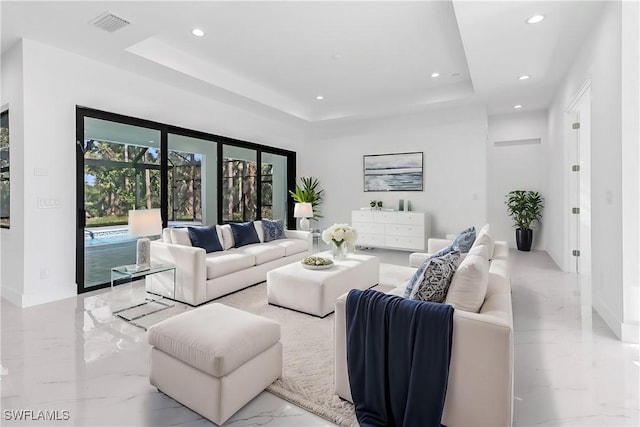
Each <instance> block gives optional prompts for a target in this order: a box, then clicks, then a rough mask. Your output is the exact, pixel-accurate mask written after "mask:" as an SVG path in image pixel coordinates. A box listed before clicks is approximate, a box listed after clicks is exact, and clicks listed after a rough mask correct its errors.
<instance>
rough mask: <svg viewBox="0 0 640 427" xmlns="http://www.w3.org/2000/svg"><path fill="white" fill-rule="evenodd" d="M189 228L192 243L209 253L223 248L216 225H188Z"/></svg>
mask: <svg viewBox="0 0 640 427" xmlns="http://www.w3.org/2000/svg"><path fill="white" fill-rule="evenodd" d="M187 230H188V231H189V239H191V245H193V246H197V247H199V248H202V249H204V250H205V251H206V252H207V253H210V252H217V251H221V250H222V245H221V244H220V239H218V232H217V231H216V226H215V225H212V226H211V227H187Z"/></svg>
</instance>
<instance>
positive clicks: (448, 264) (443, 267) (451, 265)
mask: <svg viewBox="0 0 640 427" xmlns="http://www.w3.org/2000/svg"><path fill="white" fill-rule="evenodd" d="M459 264H460V252H459V251H453V252H449V253H448V254H446V255H443V256H442V257H433V258H431V259H430V260H429V265H427V267H426V269H425V270H424V275H423V276H422V280H420V281H419V282H418V284H417V286H414V290H413V291H412V292H411V295H410V296H409V298H410V299H415V300H418V301H431V302H440V303H442V302H444V300H445V299H446V298H447V292H448V291H449V286H450V285H451V279H453V275H454V274H455V272H456V270H457V269H458V265H459Z"/></svg>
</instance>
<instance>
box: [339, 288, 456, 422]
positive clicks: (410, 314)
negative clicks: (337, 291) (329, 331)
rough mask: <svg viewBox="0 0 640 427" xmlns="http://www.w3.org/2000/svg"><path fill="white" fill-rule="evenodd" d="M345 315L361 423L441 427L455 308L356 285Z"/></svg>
mask: <svg viewBox="0 0 640 427" xmlns="http://www.w3.org/2000/svg"><path fill="white" fill-rule="evenodd" d="M346 317H347V319H346V320H347V369H348V372H349V382H350V384H351V396H352V397H353V404H354V406H355V410H356V417H357V418H358V422H359V423H360V425H361V426H363V427H365V426H366V427H369V426H396V427H400V426H405V427H408V426H421V427H429V426H440V421H441V419H442V411H443V410H444V399H445V395H446V392H447V381H448V378H449V361H450V358H451V341H452V333H453V307H451V306H450V305H448V304H438V303H431V302H423V301H414V300H408V299H405V298H401V297H398V296H395V295H387V294H384V293H382V292H377V291H372V290H366V291H360V290H357V289H354V290H351V291H350V292H349V295H348V296H347V305H346Z"/></svg>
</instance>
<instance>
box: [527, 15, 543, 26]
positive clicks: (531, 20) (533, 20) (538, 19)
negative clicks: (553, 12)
mask: <svg viewBox="0 0 640 427" xmlns="http://www.w3.org/2000/svg"><path fill="white" fill-rule="evenodd" d="M543 19H544V15H533V16H532V17H531V18H529V19H527V24H537V23H538V22H541V21H542V20H543Z"/></svg>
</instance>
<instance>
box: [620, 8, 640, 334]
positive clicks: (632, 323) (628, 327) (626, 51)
mask: <svg viewBox="0 0 640 427" xmlns="http://www.w3.org/2000/svg"><path fill="white" fill-rule="evenodd" d="M639 22H640V3H638V2H625V3H623V4H622V47H621V49H622V52H621V56H622V82H621V84H622V87H621V90H622V190H621V191H622V230H623V234H622V239H623V240H622V274H623V276H622V284H623V287H622V288H623V289H622V292H623V301H624V307H623V322H622V339H623V340H624V341H631V342H636V343H637V342H640V327H639V324H640V167H638V165H640V29H639V28H638V23H639Z"/></svg>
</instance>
